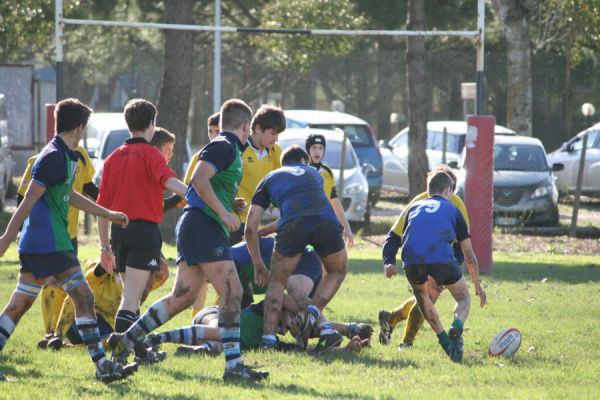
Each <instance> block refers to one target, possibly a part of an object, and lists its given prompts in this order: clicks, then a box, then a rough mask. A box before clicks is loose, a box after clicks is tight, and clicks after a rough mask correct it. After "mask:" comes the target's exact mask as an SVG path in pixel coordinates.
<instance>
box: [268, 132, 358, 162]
mask: <svg viewBox="0 0 600 400" xmlns="http://www.w3.org/2000/svg"><path fill="white" fill-rule="evenodd" d="M277 143H278V144H279V146H281V148H282V149H283V150H285V149H286V148H287V147H289V146H291V145H293V144H297V145H298V146H300V147H304V142H298V141H297V140H289V139H288V140H286V139H279V141H278V142H277ZM341 158H342V143H341V142H332V141H328V142H327V146H326V147H325V157H324V162H325V164H327V166H328V167H329V168H331V169H340V165H341V162H340V161H341ZM357 164H358V162H357V160H356V158H355V157H354V154H353V151H352V148H346V157H345V162H344V169H350V168H356V166H357Z"/></svg>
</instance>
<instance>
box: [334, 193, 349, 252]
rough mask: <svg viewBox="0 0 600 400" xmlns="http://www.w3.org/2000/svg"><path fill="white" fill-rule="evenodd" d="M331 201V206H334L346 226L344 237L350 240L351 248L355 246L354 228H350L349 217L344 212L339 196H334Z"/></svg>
mask: <svg viewBox="0 0 600 400" xmlns="http://www.w3.org/2000/svg"><path fill="white" fill-rule="evenodd" d="M330 202H331V206H332V207H333V211H334V212H335V216H336V217H337V219H338V220H339V221H340V223H341V224H342V226H343V227H344V237H345V238H346V240H347V241H348V248H351V247H352V246H354V235H353V234H352V228H350V224H349V223H348V218H346V213H345V212H344V207H343V206H342V202H341V201H340V198H339V197H334V198H332V199H331V200H330Z"/></svg>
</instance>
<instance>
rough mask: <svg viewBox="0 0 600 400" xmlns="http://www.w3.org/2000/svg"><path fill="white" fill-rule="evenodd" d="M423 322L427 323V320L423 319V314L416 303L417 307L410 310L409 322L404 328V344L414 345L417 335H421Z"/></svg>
mask: <svg viewBox="0 0 600 400" xmlns="http://www.w3.org/2000/svg"><path fill="white" fill-rule="evenodd" d="M423 321H425V318H423V314H421V310H419V306H418V305H417V304H416V303H415V305H414V306H413V307H412V308H411V309H410V314H409V315H408V321H407V322H406V327H405V328H404V338H403V339H402V342H403V343H410V344H413V342H414V341H415V337H416V336H417V333H419V329H421V326H422V325H423Z"/></svg>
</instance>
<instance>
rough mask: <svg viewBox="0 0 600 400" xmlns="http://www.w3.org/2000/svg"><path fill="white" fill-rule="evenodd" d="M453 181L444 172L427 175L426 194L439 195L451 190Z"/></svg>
mask: <svg viewBox="0 0 600 400" xmlns="http://www.w3.org/2000/svg"><path fill="white" fill-rule="evenodd" d="M453 186H454V181H452V178H450V175H448V174H447V173H445V172H441V171H439V172H435V173H432V174H430V175H429V178H428V179H427V193H429V195H430V196H431V195H434V194H440V193H442V192H443V191H444V190H446V189H452V187H453Z"/></svg>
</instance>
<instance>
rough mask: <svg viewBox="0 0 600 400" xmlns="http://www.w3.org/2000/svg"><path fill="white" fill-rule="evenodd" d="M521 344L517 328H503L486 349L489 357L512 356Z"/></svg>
mask: <svg viewBox="0 0 600 400" xmlns="http://www.w3.org/2000/svg"><path fill="white" fill-rule="evenodd" d="M519 346H521V332H519V330H518V329H517V328H508V329H504V330H503V331H501V332H500V333H498V334H497V335H496V336H495V337H494V339H492V343H490V348H489V349H488V354H489V355H490V357H509V358H510V357H512V356H514V355H515V353H516V352H517V350H519Z"/></svg>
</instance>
